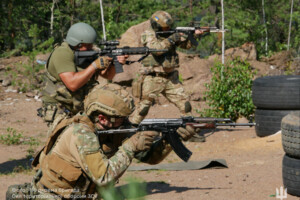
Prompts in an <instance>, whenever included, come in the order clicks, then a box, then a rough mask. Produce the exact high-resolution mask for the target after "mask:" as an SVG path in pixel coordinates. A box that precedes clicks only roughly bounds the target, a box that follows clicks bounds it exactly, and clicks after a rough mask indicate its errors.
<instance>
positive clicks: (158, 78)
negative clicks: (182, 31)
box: [131, 28, 192, 124]
mask: <svg viewBox="0 0 300 200" xmlns="http://www.w3.org/2000/svg"><path fill="white" fill-rule="evenodd" d="M141 42H142V44H143V45H144V46H147V47H149V48H155V49H168V50H169V51H168V52H166V53H156V54H152V55H150V56H148V57H147V58H146V59H144V60H143V61H142V64H143V66H142V68H141V69H140V73H141V74H142V75H144V76H145V78H144V79H143V83H142V95H141V100H140V102H139V103H138V105H137V106H136V110H135V112H134V115H133V117H132V119H131V122H132V123H135V124H139V123H140V122H141V121H142V120H143V119H144V118H145V117H146V115H147V114H148V111H149V109H150V107H151V105H152V104H153V101H154V99H155V98H157V97H158V95H159V94H163V95H164V96H165V97H166V98H167V99H168V100H169V101H170V102H171V103H173V104H175V105H176V107H177V108H178V109H179V110H180V112H181V114H182V115H183V116H184V115H191V113H190V111H191V104H190V103H189V101H188V99H189V98H188V96H187V95H186V94H185V92H184V89H183V87H182V85H181V83H180V81H179V76H178V71H177V70H175V69H176V68H178V67H179V56H178V54H177V53H176V47H177V46H178V47H180V48H183V49H189V48H191V47H192V44H191V42H190V41H189V40H188V39H187V36H186V35H182V36H181V42H180V43H178V44H177V45H173V44H172V43H171V42H170V41H169V40H168V38H164V37H159V36H156V34H155V31H154V30H153V29H152V28H150V29H148V30H146V31H145V32H144V33H143V34H142V36H141Z"/></svg>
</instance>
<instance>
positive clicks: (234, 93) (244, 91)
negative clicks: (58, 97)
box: [201, 59, 254, 120]
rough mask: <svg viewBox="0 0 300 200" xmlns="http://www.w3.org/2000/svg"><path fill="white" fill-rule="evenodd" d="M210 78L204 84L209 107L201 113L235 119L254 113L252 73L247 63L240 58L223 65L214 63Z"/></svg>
mask: <svg viewBox="0 0 300 200" xmlns="http://www.w3.org/2000/svg"><path fill="white" fill-rule="evenodd" d="M211 71H212V75H213V76H212V79H211V82H210V83H209V84H206V88H207V89H208V90H207V91H206V92H205V100H206V102H207V104H208V105H209V106H210V109H206V110H204V112H202V113H201V114H202V115H204V116H211V117H224V118H231V119H232V120H236V119H238V118H239V117H241V116H245V117H247V118H249V117H250V115H252V114H253V113H254V105H253V102H252V98H251V87H252V79H253V75H254V73H253V72H252V71H251V68H250V65H249V63H247V62H245V61H242V60H240V59H235V60H233V61H230V62H229V63H227V64H226V65H225V66H223V65H222V64H221V63H216V64H215V65H214V67H212V68H211Z"/></svg>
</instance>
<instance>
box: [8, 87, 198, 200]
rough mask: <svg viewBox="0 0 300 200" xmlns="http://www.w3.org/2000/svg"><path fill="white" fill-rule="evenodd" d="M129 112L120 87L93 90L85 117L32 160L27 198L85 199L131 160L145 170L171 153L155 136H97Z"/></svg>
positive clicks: (62, 126) (71, 122) (66, 126)
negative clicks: (97, 133)
mask: <svg viewBox="0 0 300 200" xmlns="http://www.w3.org/2000/svg"><path fill="white" fill-rule="evenodd" d="M133 110H134V103H133V99H132V97H131V96H129V94H128V93H127V92H126V91H125V90H123V89H122V88H121V87H120V86H118V85H115V84H108V85H105V86H102V87H96V88H94V89H93V90H92V91H91V93H90V94H89V95H88V96H87V98H86V100H85V102H84V112H83V113H79V114H77V115H75V116H74V117H73V118H69V119H64V120H62V121H61V122H60V123H59V124H58V125H57V126H56V127H55V128H54V130H53V132H52V134H51V136H50V137H49V139H48V141H47V143H46V145H45V147H44V148H43V150H42V151H41V152H40V153H39V154H38V156H36V157H35V159H34V161H33V166H34V167H35V168H36V169H37V170H38V171H37V174H36V176H35V177H34V179H33V182H32V183H31V188H30V190H28V194H31V196H35V197H38V198H36V199H39V198H41V199H62V198H64V199H72V198H73V197H75V196H76V197H77V198H78V197H80V198H79V199H81V198H82V199H89V198H92V197H93V196H94V195H95V194H96V191H97V190H98V188H101V187H105V186H107V185H108V184H109V183H111V182H115V181H117V180H118V179H119V178H120V177H121V176H122V175H123V174H124V172H125V171H126V169H127V168H128V167H129V165H130V164H131V162H132V159H133V158H137V159H139V160H140V161H142V162H146V163H149V164H157V163H159V162H160V161H162V160H163V159H164V158H165V157H166V156H167V155H168V154H169V153H170V151H171V150H172V149H171V147H170V145H169V144H168V143H167V142H166V141H165V140H163V139H157V136H158V135H159V133H157V132H155V131H147V132H138V133H136V134H133V135H129V134H119V135H99V136H97V135H96V134H95V132H96V131H97V130H107V129H116V128H122V126H123V125H124V124H126V122H127V117H128V116H129V115H130V114H131V113H132V112H133ZM180 133H181V137H182V138H184V139H187V137H192V136H193V135H194V134H195V131H194V130H193V128H188V130H186V131H184V132H182V131H181V132H180ZM154 139H155V140H154ZM16 187H17V186H10V187H9V191H8V192H7V198H8V199H13V198H12V196H13V195H14V194H13V191H16V189H15V188H16Z"/></svg>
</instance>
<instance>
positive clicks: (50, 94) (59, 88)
mask: <svg viewBox="0 0 300 200" xmlns="http://www.w3.org/2000/svg"><path fill="white" fill-rule="evenodd" d="M56 48H58V47H55V49H56ZM55 49H54V50H53V51H52V53H53V52H54V51H55ZM52 53H51V54H50V56H49V58H48V60H47V63H46V65H45V71H46V73H45V74H46V76H45V82H46V84H45V87H44V88H43V90H42V94H43V97H42V98H43V102H44V103H46V104H47V103H50V104H59V105H60V106H61V107H62V108H66V109H68V110H69V111H70V112H71V113H72V114H73V115H75V114H77V113H78V112H79V111H82V110H83V100H84V98H85V96H86V95H87V94H88V92H89V91H90V90H91V89H92V88H93V87H94V86H95V85H96V84H97V81H96V76H95V75H94V76H93V77H92V78H91V79H90V80H89V81H88V82H87V83H86V84H85V85H84V86H83V87H81V88H80V89H78V90H77V91H75V92H72V91H70V90H69V89H68V88H67V87H66V86H65V85H64V83H63V82H62V81H61V80H57V79H56V78H55V77H54V76H52V75H51V74H50V73H49V71H48V67H49V61H50V58H51V56H52ZM76 71H77V72H78V71H79V68H78V67H77V66H76Z"/></svg>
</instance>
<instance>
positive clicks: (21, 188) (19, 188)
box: [6, 183, 62, 200]
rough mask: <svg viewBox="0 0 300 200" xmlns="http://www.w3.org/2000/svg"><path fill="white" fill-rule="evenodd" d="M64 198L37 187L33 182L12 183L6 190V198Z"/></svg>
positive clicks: (28, 199) (46, 199) (57, 199)
mask: <svg viewBox="0 0 300 200" xmlns="http://www.w3.org/2000/svg"><path fill="white" fill-rule="evenodd" d="M61 199H62V198H60V197H58V196H55V195H53V194H50V193H46V192H43V191H42V190H39V189H37V188H36V187H35V186H34V185H33V184H32V183H25V184H20V185H11V186H9V187H8V190H7V191H6V200H61Z"/></svg>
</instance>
